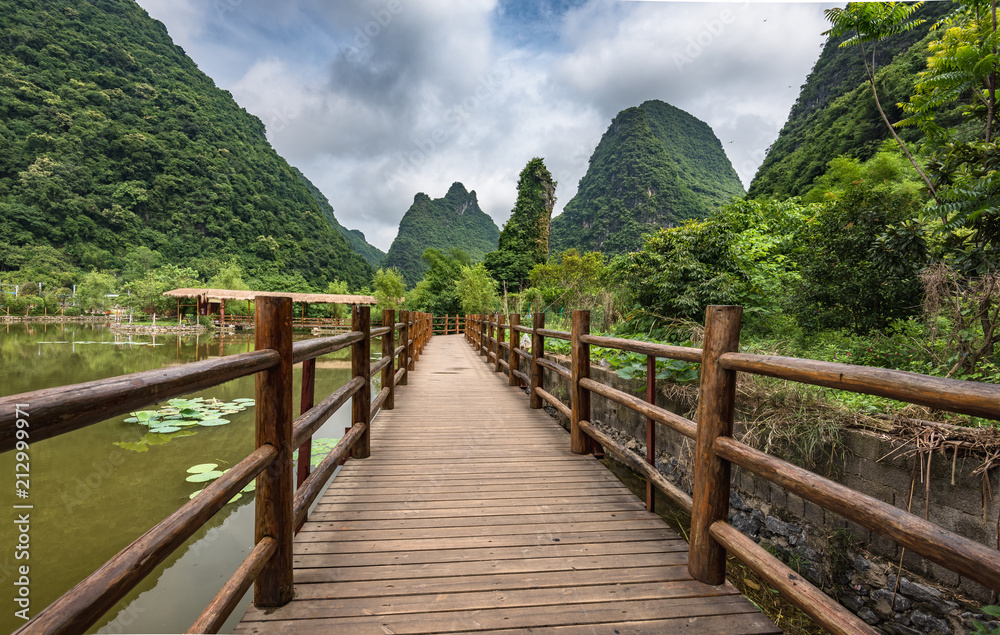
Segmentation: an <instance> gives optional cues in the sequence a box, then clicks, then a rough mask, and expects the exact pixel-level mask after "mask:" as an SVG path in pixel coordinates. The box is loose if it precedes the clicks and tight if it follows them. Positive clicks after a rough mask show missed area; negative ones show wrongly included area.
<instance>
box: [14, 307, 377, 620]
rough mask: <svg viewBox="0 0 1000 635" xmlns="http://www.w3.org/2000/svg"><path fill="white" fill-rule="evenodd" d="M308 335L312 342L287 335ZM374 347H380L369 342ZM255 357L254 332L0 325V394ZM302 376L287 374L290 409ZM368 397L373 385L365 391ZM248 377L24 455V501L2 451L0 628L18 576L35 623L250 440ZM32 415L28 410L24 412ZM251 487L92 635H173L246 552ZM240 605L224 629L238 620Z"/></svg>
mask: <svg viewBox="0 0 1000 635" xmlns="http://www.w3.org/2000/svg"><path fill="white" fill-rule="evenodd" d="M308 337H310V335H309V334H308V333H305V332H304V333H302V334H301V335H297V336H296V339H305V338H308ZM373 348H377V347H374V346H373ZM250 350H253V335H252V334H236V335H232V334H228V335H215V336H205V335H186V334H184V335H170V334H167V335H148V334H143V335H120V334H115V333H113V332H111V331H109V330H108V329H107V328H105V327H104V326H102V325H94V324H42V323H39V324H11V325H0V395H4V396H5V395H11V394H16V393H21V392H26V391H30V390H37V389H41V388H50V387H55V386H61V385H66V384H74V383H79V382H84V381H91V380H94V379H102V378H106V377H113V376H115V375H121V374H126V373H133V372H138V371H142V370H149V369H154V368H162V367H165V366H173V365H178V364H184V363H188V362H192V361H196V360H203V359H207V358H210V357H218V356H220V355H231V354H235V353H242V352H245V351H250ZM348 355H349V354H348V351H338V352H337V353H333V354H331V355H327V356H324V357H321V358H319V359H318V360H317V364H316V400H317V401H319V400H320V399H321V398H322V397H323V396H325V395H327V394H329V393H330V392H332V391H333V390H336V389H337V388H339V387H340V386H342V385H343V384H344V383H346V382H347V381H348V380H349V378H350V360H349V356H348ZM299 380H300V368H299V367H296V368H295V382H296V383H295V389H294V390H295V393H294V394H295V412H296V413H297V412H299V403H298V395H299V386H300V384H299ZM373 390H377V387H373ZM253 397H254V379H253V377H244V378H242V379H238V380H235V381H231V382H229V383H226V384H223V385H221V386H215V387H213V388H210V389H208V390H205V391H200V392H196V393H192V394H189V395H184V396H183V397H182V398H178V399H171V400H169V401H165V402H162V403H157V404H150V405H149V406H147V407H145V408H144V409H143V410H140V411H136V412H133V413H130V414H129V415H126V416H122V417H116V418H114V419H110V420H108V421H104V422H101V423H99V424H96V425H92V426H89V427H87V428H84V429H81V430H77V431H75V432H72V433H69V434H65V435H62V436H59V437H56V438H53V439H47V440H44V441H39V442H38V443H32V444H31V446H30V458H31V475H30V497H29V499H27V500H18V499H15V497H14V476H13V474H14V456H13V453H11V452H7V453H4V454H0V473H2V474H7V475H8V477H7V478H8V482H7V483H6V484H5V485H4V486H2V487H0V503H2V504H3V506H4V508H5V509H7V510H8V512H7V514H8V517H9V518H10V520H7V521H4V522H2V523H0V544H2V545H3V546H4V548H3V549H2V550H0V588H6V589H8V592H7V594H3V595H0V597H4V598H10V599H5V601H4V604H5V605H7V607H8V608H7V609H6V610H4V611H0V630H2V631H6V632H10V631H12V630H14V629H15V628H17V627H19V626H20V625H21V624H23V621H22V620H21V619H19V618H17V617H15V616H14V611H15V610H17V609H18V607H17V606H16V605H14V604H13V603H12V601H11V600H12V598H13V597H14V594H15V592H16V590H15V587H14V586H13V584H14V582H15V580H16V577H17V576H16V567H17V566H19V565H23V564H29V566H30V600H31V606H30V612H29V615H35V614H37V613H38V612H39V611H40V610H41V609H42V608H44V607H45V606H47V605H48V604H49V603H51V602H52V601H54V600H55V599H56V598H58V597H59V596H60V595H62V594H63V593H65V592H66V591H67V590H69V589H70V588H71V587H72V586H73V585H75V584H76V583H77V582H79V581H80V580H82V579H83V578H84V577H86V576H87V575H88V574H90V573H91V572H92V571H93V570H94V569H96V568H97V567H99V566H100V565H101V564H103V563H104V562H105V561H106V560H107V559H108V558H110V557H111V556H113V555H114V554H115V553H117V552H118V551H119V550H121V549H122V548H123V547H125V546H127V545H128V544H129V543H130V542H132V541H133V540H135V539H136V538H138V537H139V536H141V535H142V534H143V533H145V532H146V531H147V530H149V529H150V528H151V527H152V526H153V525H155V524H156V523H157V522H159V521H160V520H161V519H163V518H165V517H166V516H168V515H169V514H170V513H172V512H173V511H175V510H176V509H177V508H178V507H180V506H181V505H182V504H184V503H185V502H187V501H188V500H189V499H190V498H193V497H194V496H197V495H198V493H199V492H200V491H201V490H202V489H203V488H204V487H205V486H206V485H207V484H209V483H210V482H211V481H212V480H214V479H216V478H218V477H219V476H221V475H222V474H224V473H225V471H226V470H228V469H229V468H231V467H232V466H233V465H235V464H236V463H237V462H239V461H240V460H241V459H242V458H243V457H245V456H246V455H247V454H248V453H249V452H251V451H252V450H253V444H254V433H253V427H254V423H253V421H254V400H253ZM25 410H26V411H27V412H28V413H29V418H30V413H31V409H30V404H28V408H26V409H25ZM349 419H350V407H349V406H348V407H346V408H343V409H341V411H340V412H338V413H337V414H336V415H335V416H334V417H332V418H331V419H330V420H329V421H328V422H327V423H326V424H325V425H324V426H323V428H321V429H320V430H319V432H318V433H317V435H316V439H315V440H314V444H313V461H314V462H318V461H319V460H320V459H321V458H322V456H323V454H325V452H327V451H329V449H330V448H331V447H332V446H333V444H334V443H336V439H337V438H338V437H340V436H341V435H342V434H343V430H344V427H345V426H346V425H347V424H348V423H349ZM253 487H254V485H253V483H251V484H250V485H248V486H247V487H246V488H244V490H243V492H241V493H239V494H237V495H236V496H235V497H234V498H233V499H232V500H230V501H229V504H227V505H226V507H225V508H224V509H223V510H222V511H221V512H219V513H218V514H216V515H215V517H213V518H212V519H211V520H210V521H209V522H208V523H207V524H206V525H205V526H204V527H202V529H200V530H199V531H198V532H197V533H196V534H195V535H194V536H193V537H192V538H191V539H190V540H188V542H187V543H186V544H185V545H184V546H182V547H181V548H180V549H178V550H177V551H175V552H174V554H173V555H171V556H170V558H168V559H167V561H166V562H165V563H163V564H162V565H161V566H160V567H158V568H157V569H156V570H155V571H154V572H153V573H152V574H150V575H149V576H148V577H147V578H146V579H145V580H144V581H143V582H142V583H141V584H140V585H139V586H138V587H137V588H136V589H135V590H134V591H133V592H132V593H131V594H130V595H129V596H128V597H127V598H126V599H124V600H123V601H122V602H120V603H119V604H118V605H117V606H115V607H114V608H113V609H112V610H111V611H109V612H108V613H107V614H106V615H105V616H104V617H103V618H102V619H101V620H100V621H99V622H98V624H97V626H95V627H94V628H93V629H91V632H106V633H120V632H127V633H161V632H183V631H185V630H186V629H187V628H188V627H190V625H191V624H192V623H193V622H194V620H195V619H196V618H197V616H198V614H199V613H200V612H201V611H202V609H203V608H204V607H205V605H206V604H207V603H208V601H209V600H210V599H211V598H212V597H213V596H214V595H215V593H216V592H217V591H218V590H219V589H220V588H221V587H222V585H223V584H224V582H225V581H226V580H227V579H228V578H229V576H230V575H231V574H232V572H233V571H234V570H235V569H236V567H237V566H239V563H240V562H242V560H243V558H245V557H246V555H247V554H248V553H249V552H250V549H251V548H252V547H253V522H254V510H253V505H254V496H253ZM24 503H28V504H31V505H33V508H32V509H31V510H30V518H31V524H30V558H29V560H28V561H19V560H15V557H14V553H15V552H14V548H13V546H14V545H15V544H16V542H17V535H16V533H15V531H16V527H15V526H14V525H13V523H12V522H11V521H12V520H13V517H12V516H11V514H12V513H13V510H12V506H13V505H15V504H24ZM251 595H252V593H251V594H248V596H247V597H245V598H244V600H243V604H242V605H241V606H240V607H239V608H237V609H236V611H234V613H233V617H231V618H230V622H229V623H228V624H227V625H226V627H225V628H224V629H223V631H224V632H225V631H228V630H229V629H231V627H232V626H233V625H234V624H235V622H236V621H237V620H238V619H239V616H241V615H242V614H243V612H244V610H245V608H246V606H247V604H248V603H249V601H250V597H251Z"/></svg>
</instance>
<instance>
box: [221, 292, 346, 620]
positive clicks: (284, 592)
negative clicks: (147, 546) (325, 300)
mask: <svg viewBox="0 0 1000 635" xmlns="http://www.w3.org/2000/svg"><path fill="white" fill-rule="evenodd" d="M254 304H255V314H254V336H255V338H256V348H257V350H262V349H271V350H274V351H277V352H278V355H279V356H280V360H281V361H280V362H279V363H278V365H277V366H276V367H275V368H272V369H270V370H268V371H265V372H263V373H259V374H258V375H257V376H256V377H255V378H254V379H255V387H256V389H255V395H254V396H255V398H256V399H255V400H256V403H255V417H256V424H255V437H256V444H257V447H258V448H262V447H265V446H271V447H273V448H274V449H275V450H276V451H277V454H278V455H277V459H276V460H275V462H274V464H273V465H271V466H270V467H269V468H268V469H267V471H265V472H264V473H262V474H261V475H260V476H259V477H257V490H256V504H255V505H254V514H255V516H256V521H255V524H254V542H255V543H258V542H260V541H262V540H264V538H267V537H270V538H273V539H274V541H275V552H274V555H273V556H272V557H271V558H270V559H269V560H268V561H267V563H266V564H265V565H264V568H263V569H262V570H261V575H260V579H259V580H258V581H257V584H255V585H254V604H256V605H257V606H265V607H273V606H281V605H283V604H286V603H287V602H288V601H289V600H291V599H292V594H293V589H292V537H293V534H294V530H295V527H294V526H293V524H292V523H293V514H292V497H293V495H294V481H293V480H292V479H293V465H294V464H293V461H292V450H293V449H294V446H293V445H292V385H293V380H292V301H291V299H290V298H281V297H276V296H265V297H262V298H258V299H257V300H256V302H255V303H254ZM355 330H357V329H355ZM203 494H204V492H203Z"/></svg>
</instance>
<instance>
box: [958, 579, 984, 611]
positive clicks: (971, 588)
mask: <svg viewBox="0 0 1000 635" xmlns="http://www.w3.org/2000/svg"><path fill="white" fill-rule="evenodd" d="M958 592H959V593H961V594H962V595H965V596H968V597H969V598H971V599H972V600H973V601H974V602H978V603H979V604H981V605H983V606H985V605H987V604H989V603H990V601H991V599H992V593H991V592H990V590H989V589H987V588H986V587H984V586H983V585H981V584H979V583H978V582H975V581H973V580H970V579H969V578H966V577H964V576H962V577H961V578H960V579H959V582H958Z"/></svg>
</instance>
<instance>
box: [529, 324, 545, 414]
mask: <svg viewBox="0 0 1000 635" xmlns="http://www.w3.org/2000/svg"><path fill="white" fill-rule="evenodd" d="M543 328H545V313H543V312H542V311H536V312H535V314H534V315H533V316H532V323H531V388H530V389H529V391H528V393H529V394H528V403H529V405H530V406H531V407H532V408H534V409H536V410H537V409H539V408H541V407H542V396H541V395H539V394H538V389H539V388H541V387H542V367H541V366H539V365H538V360H540V359H542V358H543V357H545V337H544V336H543V335H542V334H540V333H539V332H538V330H539V329H543Z"/></svg>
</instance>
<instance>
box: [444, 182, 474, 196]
mask: <svg viewBox="0 0 1000 635" xmlns="http://www.w3.org/2000/svg"><path fill="white" fill-rule="evenodd" d="M452 195H458V196H468V195H469V191H468V190H467V189H465V186H464V185H462V184H461V183H460V182H458V181H455V182H454V183H452V184H451V187H450V188H448V194H447V196H452Z"/></svg>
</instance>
